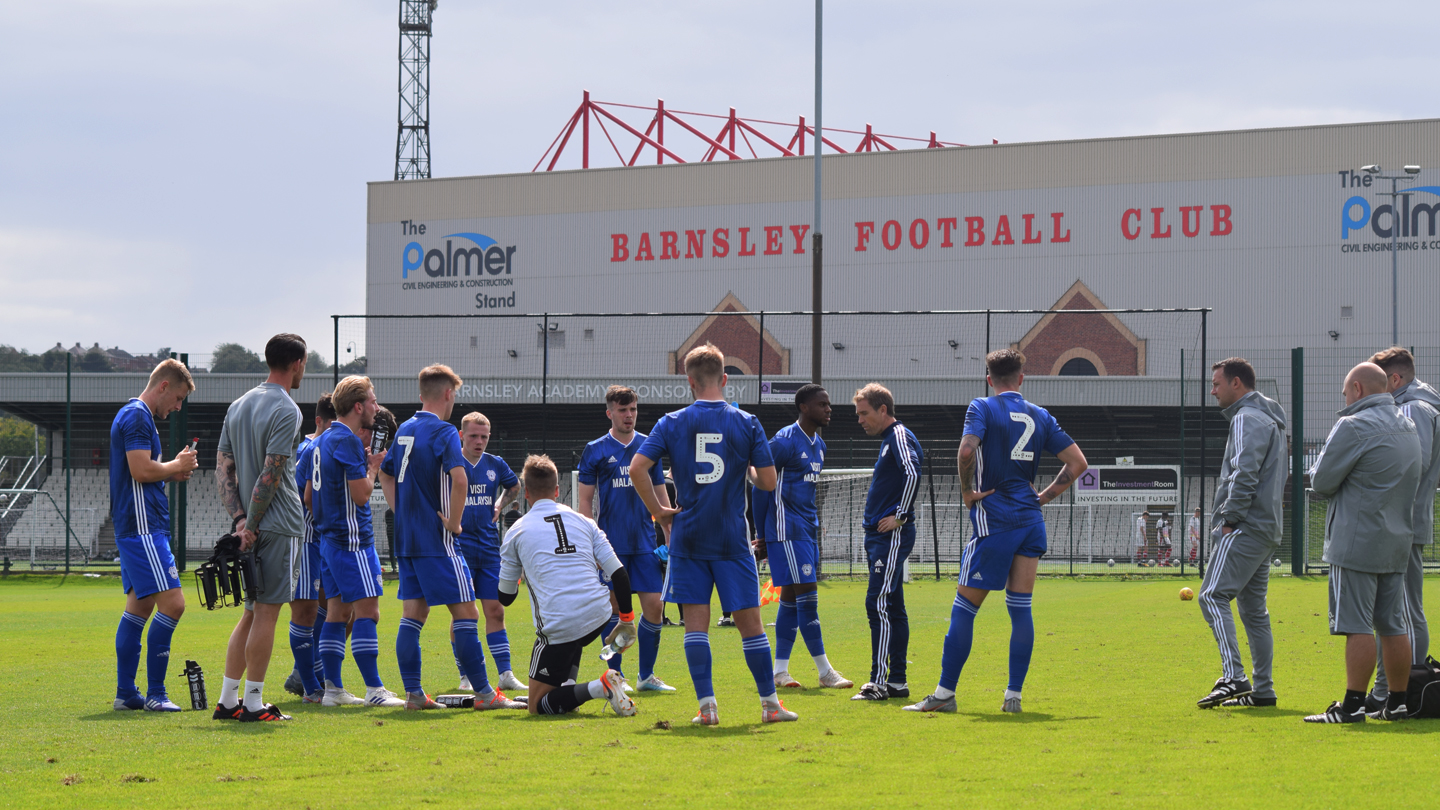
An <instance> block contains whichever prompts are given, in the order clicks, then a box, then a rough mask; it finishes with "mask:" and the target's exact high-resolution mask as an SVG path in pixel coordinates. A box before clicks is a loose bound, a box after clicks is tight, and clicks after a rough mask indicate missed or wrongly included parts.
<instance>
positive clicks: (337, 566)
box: [319, 542, 385, 602]
mask: <svg viewBox="0 0 1440 810" xmlns="http://www.w3.org/2000/svg"><path fill="white" fill-rule="evenodd" d="M319 545H320V555H321V557H323V558H324V560H325V568H324V570H323V571H321V574H320V584H321V585H322V586H323V587H324V588H325V596H326V597H327V598H329V599H333V598H335V597H337V596H338V597H340V601H341V602H355V601H358V600H361V599H365V598H366V597H370V596H382V595H384V593H385V587H384V580H383V579H382V578H381V576H380V555H379V554H376V553H375V547H374V546H366V547H364V548H362V549H360V550H358V551H349V550H346V549H342V548H336V547H335V544H333V543H328V542H322V543H320V544H319Z"/></svg>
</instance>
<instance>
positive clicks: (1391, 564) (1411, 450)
mask: <svg viewBox="0 0 1440 810" xmlns="http://www.w3.org/2000/svg"><path fill="white" fill-rule="evenodd" d="M1387 388H1388V385H1387V382H1386V379H1385V373H1384V372H1383V371H1382V370H1381V369H1380V367H1379V366H1376V365H1375V364H1373V363H1361V364H1360V365H1358V366H1356V367H1355V368H1354V369H1351V371H1350V374H1349V375H1347V376H1346V378H1345V402H1346V403H1347V404H1346V406H1345V407H1344V408H1343V409H1341V410H1340V420H1339V421H1338V422H1336V423H1335V427H1334V428H1332V429H1331V430H1330V436H1329V438H1327V439H1326V440H1325V446H1324V447H1322V448H1321V450H1320V455H1319V457H1318V458H1317V459H1316V460H1315V467H1314V468H1313V469H1312V470H1311V471H1310V486H1311V489H1313V490H1314V492H1315V494H1316V495H1317V496H1319V497H1321V498H1328V499H1329V500H1330V503H1329V505H1328V507H1327V508H1326V512H1325V555H1324V559H1325V562H1327V563H1329V564H1330V632H1331V634H1332V635H1343V636H1347V638H1346V640H1345V649H1346V656H1345V658H1346V668H1345V669H1346V704H1347V705H1346V706H1345V707H1344V708H1345V711H1346V712H1347V713H1353V712H1354V709H1353V708H1352V707H1350V706H1349V705H1348V704H1349V703H1350V702H1351V700H1352V696H1353V695H1355V694H1357V693H1358V694H1359V695H1360V698H1361V699H1363V697H1364V693H1365V690H1366V689H1368V688H1369V686H1370V675H1371V673H1372V672H1373V669H1374V664H1373V663H1372V662H1373V661H1374V660H1375V649H1374V648H1375V639H1374V637H1373V636H1372V635H1371V633H1372V632H1373V633H1376V634H1379V635H1380V636H1381V642H1382V644H1383V646H1384V650H1385V652H1386V653H1389V654H1388V655H1386V656H1385V661H1386V669H1387V670H1388V672H1387V674H1388V675H1389V676H1390V677H1389V680H1390V682H1391V683H1392V684H1394V685H1395V686H1396V687H1397V688H1403V687H1404V686H1405V685H1406V684H1407V683H1408V682H1409V679H1410V661H1409V656H1408V654H1407V653H1408V652H1409V639H1408V638H1407V635H1408V628H1407V622H1406V615H1405V571H1406V569H1407V568H1408V567H1409V564H1410V548H1411V545H1412V544H1413V541H1414V536H1415V533H1414V506H1415V492H1416V489H1417V488H1418V486H1419V484H1420V472H1421V451H1420V441H1419V438H1418V436H1417V435H1416V432H1415V424H1414V423H1413V422H1412V421H1410V419H1408V418H1406V416H1405V415H1404V414H1402V413H1401V412H1400V408H1399V407H1397V406H1396V405H1395V398H1394V397H1393V396H1391V395H1390V393H1389V392H1388V390H1387ZM1397 659H1398V660H1397ZM1362 719H1363V718H1362ZM1332 722H1333V721H1332Z"/></svg>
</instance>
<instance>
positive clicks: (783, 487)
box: [753, 383, 855, 689]
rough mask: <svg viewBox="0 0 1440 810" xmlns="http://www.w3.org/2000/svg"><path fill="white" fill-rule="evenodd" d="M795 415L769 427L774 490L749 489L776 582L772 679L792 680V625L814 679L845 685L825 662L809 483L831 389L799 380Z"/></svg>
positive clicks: (819, 465) (821, 446)
mask: <svg viewBox="0 0 1440 810" xmlns="http://www.w3.org/2000/svg"><path fill="white" fill-rule="evenodd" d="M795 408H796V410H798V411H799V413H800V415H799V418H798V419H796V420H795V423H794V424H791V425H787V426H785V427H783V428H781V429H780V430H779V431H777V432H776V433H775V436H774V438H772V439H771V440H770V456H771V458H773V459H774V461H775V471H776V476H777V480H776V484H775V491H774V492H773V493H772V492H766V491H765V490H763V489H757V490H755V497H754V502H753V503H754V507H753V508H754V512H755V527H756V533H757V534H758V535H759V536H760V538H761V539H763V540H764V541H765V545H766V549H765V550H766V556H767V558H768V559H769V560H770V573H771V577H772V578H773V579H774V582H775V584H776V585H778V586H780V609H779V612H778V613H777V614H776V617H775V685H776V686H784V687H790V688H798V687H799V686H800V682H799V681H797V680H795V678H794V677H792V676H791V675H790V651H791V649H793V648H794V646H795V635H796V633H797V631H798V632H799V634H800V635H802V636H804V638H805V646H806V648H807V649H808V650H809V651H810V657H811V658H812V659H814V661H815V668H816V670H817V671H818V672H819V676H820V685H821V686H824V687H829V688H832V689H849V688H850V687H852V686H854V685H855V684H854V683H853V682H852V681H850V680H848V679H847V678H845V676H843V675H841V674H840V673H839V672H838V671H836V670H835V668H834V667H832V666H830V659H829V658H828V657H826V655H825V639H824V637H823V635H822V634H821V632H820V612H819V598H820V594H819V592H818V591H817V590H816V585H815V583H816V575H817V574H818V573H819V564H820V556H819V545H818V543H819V539H820V518H819V514H818V510H817V509H816V501H815V488H816V484H818V483H819V482H820V471H821V470H822V469H824V467H825V440H824V439H822V438H820V431H821V430H822V429H824V428H826V427H828V426H829V425H830V412H831V407H830V394H829V393H828V392H827V391H826V390H825V389H824V388H822V387H820V386H819V385H815V384H814V383H811V384H809V385H802V386H801V387H800V390H798V391H796V392H795Z"/></svg>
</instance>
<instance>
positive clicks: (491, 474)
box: [485, 470, 495, 481]
mask: <svg viewBox="0 0 1440 810" xmlns="http://www.w3.org/2000/svg"><path fill="white" fill-rule="evenodd" d="M485 477H486V478H489V479H490V480H491V481H494V480H495V471H494V470H486V471H485Z"/></svg>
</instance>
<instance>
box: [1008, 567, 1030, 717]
mask: <svg viewBox="0 0 1440 810" xmlns="http://www.w3.org/2000/svg"><path fill="white" fill-rule="evenodd" d="M1032 597H1033V594H1028V593H1015V592H1014V591H1008V590H1007V591H1005V609H1006V610H1008V611H1010V685H1009V687H1008V688H1009V690H1010V691H1012V692H1017V693H1018V692H1019V691H1020V690H1021V687H1023V686H1025V675H1026V674H1027V673H1028V672H1029V671H1030V654H1031V653H1032V652H1033V651H1034V650H1035V619H1034V617H1033V616H1031V614H1030V600H1031V598H1032Z"/></svg>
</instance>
